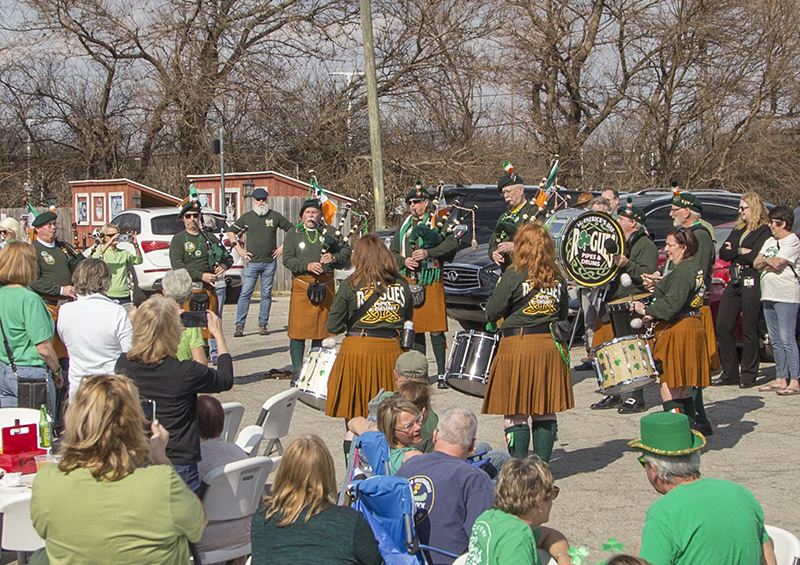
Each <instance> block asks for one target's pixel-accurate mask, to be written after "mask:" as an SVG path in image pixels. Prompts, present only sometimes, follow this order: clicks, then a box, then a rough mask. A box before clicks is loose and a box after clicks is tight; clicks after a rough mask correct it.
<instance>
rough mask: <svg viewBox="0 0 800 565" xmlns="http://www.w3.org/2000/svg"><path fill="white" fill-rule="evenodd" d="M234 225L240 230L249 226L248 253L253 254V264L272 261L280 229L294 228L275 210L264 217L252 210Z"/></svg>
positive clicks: (251, 258)
mask: <svg viewBox="0 0 800 565" xmlns="http://www.w3.org/2000/svg"><path fill="white" fill-rule="evenodd" d="M234 223H235V224H236V225H237V226H239V227H240V228H243V227H245V226H247V236H246V237H247V251H248V252H249V253H252V257H250V262H251V263H267V262H269V261H272V260H273V259H272V252H273V251H275V249H276V248H277V247H278V238H277V233H278V228H280V229H282V230H283V231H289V230H290V229H292V228H294V224H293V223H292V222H290V221H289V220H287V219H286V218H284V217H283V215H281V214H280V213H278V212H276V211H275V210H269V211H268V212H267V213H266V214H264V215H263V216H259V215H258V214H256V213H255V212H254V211H253V210H250V211H249V212H245V213H244V214H242V216H241V217H240V218H239V219H238V220H236V221H235V222H234ZM229 231H230V230H229ZM231 233H232V232H231Z"/></svg>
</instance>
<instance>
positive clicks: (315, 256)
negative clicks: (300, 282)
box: [282, 226, 352, 276]
mask: <svg viewBox="0 0 800 565" xmlns="http://www.w3.org/2000/svg"><path fill="white" fill-rule="evenodd" d="M331 253H332V254H333V263H326V264H325V265H322V269H323V273H332V272H333V271H334V270H335V269H346V268H347V266H348V265H349V264H350V255H351V253H352V251H351V249H350V246H349V245H344V246H340V247H339V249H338V251H336V252H335V253H333V251H331ZM282 257H283V266H284V267H286V268H287V269H289V271H291V273H292V274H293V275H295V276H299V275H310V274H312V273H311V272H309V271H308V264H309V263H316V262H317V261H319V259H320V257H322V238H321V237H320V236H319V232H317V231H316V230H313V231H311V232H308V231H307V230H306V229H305V228H304V227H302V226H295V227H294V229H291V230H289V231H288V232H286V237H285V238H284V240H283V255H282Z"/></svg>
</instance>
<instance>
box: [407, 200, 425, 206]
mask: <svg viewBox="0 0 800 565" xmlns="http://www.w3.org/2000/svg"><path fill="white" fill-rule="evenodd" d="M420 202H422V200H409V201H408V205H409V206H414V205H416V204H419V203H420Z"/></svg>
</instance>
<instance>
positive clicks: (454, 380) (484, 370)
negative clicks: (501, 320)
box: [444, 330, 500, 398]
mask: <svg viewBox="0 0 800 565" xmlns="http://www.w3.org/2000/svg"><path fill="white" fill-rule="evenodd" d="M498 343H500V336H499V335H497V334H494V333H490V332H480V331H475V330H471V331H468V332H456V335H455V337H454V338H453V348H452V349H451V350H450V358H449V359H448V360H447V368H446V369H445V373H444V379H445V381H447V384H449V385H450V386H451V387H453V388H454V389H455V390H457V391H459V392H463V393H464V394H470V395H472V396H478V397H480V398H483V396H484V395H485V394H486V383H487V382H488V380H489V368H490V367H491V366H492V359H494V356H495V353H497V345H498Z"/></svg>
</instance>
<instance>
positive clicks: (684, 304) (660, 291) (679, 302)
mask: <svg viewBox="0 0 800 565" xmlns="http://www.w3.org/2000/svg"><path fill="white" fill-rule="evenodd" d="M704 293H705V284H704V283H703V268H702V267H701V266H700V263H698V259H697V256H695V257H691V258H689V259H686V260H684V261H681V262H680V263H678V264H677V265H675V266H674V267H673V268H672V270H671V271H670V272H669V273H668V274H667V275H665V276H664V278H663V279H661V280H660V281H658V283H656V287H655V289H654V290H653V302H652V303H651V304H650V305H649V306H648V307H647V308H645V313H646V314H647V315H648V316H653V317H654V318H657V319H659V320H671V319H673V318H674V317H676V316H678V315H679V314H686V313H688V312H690V311H696V310H698V309H699V308H700V306H702V305H703V294H704Z"/></svg>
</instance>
